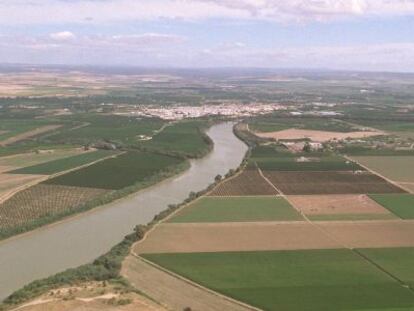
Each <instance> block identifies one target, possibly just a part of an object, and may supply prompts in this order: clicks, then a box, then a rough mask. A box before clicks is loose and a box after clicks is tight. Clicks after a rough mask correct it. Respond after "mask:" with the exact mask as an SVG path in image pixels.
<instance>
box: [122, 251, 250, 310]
mask: <svg viewBox="0 0 414 311" xmlns="http://www.w3.org/2000/svg"><path fill="white" fill-rule="evenodd" d="M121 275H122V276H123V277H125V278H126V279H127V280H128V281H129V282H130V283H131V285H133V286H134V287H135V288H137V289H138V290H139V291H140V292H142V293H144V294H146V295H148V296H149V297H151V298H153V299H155V300H156V301H158V302H160V303H161V304H162V305H165V306H168V309H170V310H177V311H181V310H184V308H186V307H190V308H191V310H197V311H198V310H199V311H201V310H202V311H223V310H226V311H246V310H250V309H249V308H247V307H244V306H242V305H239V304H236V303H233V302H231V301H230V300H227V299H225V298H223V297H221V296H218V295H216V294H214V293H211V292H209V291H207V290H205V289H202V288H199V287H197V286H195V285H193V284H190V283H189V282H186V281H184V280H182V279H180V278H177V277H175V276H173V275H171V274H169V273H167V272H164V271H162V270H159V269H157V268H155V267H154V266H152V265H150V264H148V263H146V262H144V261H142V260H141V259H138V258H136V257H134V256H132V255H130V256H128V257H127V258H126V259H125V260H124V262H123V265H122V270H121Z"/></svg>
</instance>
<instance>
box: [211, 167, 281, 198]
mask: <svg viewBox="0 0 414 311" xmlns="http://www.w3.org/2000/svg"><path fill="white" fill-rule="evenodd" d="M276 194H278V192H277V191H276V190H275V189H274V188H273V187H272V186H271V185H269V183H268V182H267V181H266V180H265V179H264V178H263V177H262V176H260V174H259V172H258V170H256V169H252V170H245V171H243V172H242V173H241V174H239V175H237V176H235V177H233V178H230V179H228V180H226V181H224V182H222V183H221V184H220V185H218V186H217V187H216V188H214V189H213V191H211V192H210V194H209V195H210V196H243V195H246V196H249V195H276Z"/></svg>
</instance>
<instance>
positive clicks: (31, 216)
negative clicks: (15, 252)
mask: <svg viewBox="0 0 414 311" xmlns="http://www.w3.org/2000/svg"><path fill="white" fill-rule="evenodd" d="M107 191H108V190H104V189H94V188H83V187H71V186H61V185H45V184H38V185H35V186H32V187H30V188H28V189H25V190H22V191H20V192H18V193H16V194H15V195H14V196H12V197H11V198H10V199H8V200H6V201H4V202H3V203H1V204H0V227H1V228H10V227H14V226H19V225H24V224H26V223H27V222H29V221H33V220H36V219H39V218H42V217H44V216H46V215H53V214H59V213H62V212H65V211H68V210H71V209H76V208H77V207H78V206H80V205H81V204H83V203H86V202H88V201H89V200H92V199H94V198H96V197H98V196H100V195H102V194H104V193H106V192H107Z"/></svg>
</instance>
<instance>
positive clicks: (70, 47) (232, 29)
mask: <svg viewBox="0 0 414 311" xmlns="http://www.w3.org/2000/svg"><path fill="white" fill-rule="evenodd" d="M0 63H26V64H27V63H29V64H68V65H122V66H125V65H127V66H145V67H184V68H192V67H255V68H262V67H263V68H299V69H300V68H303V69H339V70H361V71H395V72H414V0H0Z"/></svg>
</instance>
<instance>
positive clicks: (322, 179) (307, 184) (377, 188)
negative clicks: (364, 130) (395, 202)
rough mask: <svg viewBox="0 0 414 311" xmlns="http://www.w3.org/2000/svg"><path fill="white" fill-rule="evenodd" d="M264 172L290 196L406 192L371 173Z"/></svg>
mask: <svg viewBox="0 0 414 311" xmlns="http://www.w3.org/2000/svg"><path fill="white" fill-rule="evenodd" d="M264 175H265V176H266V177H267V178H268V179H269V180H270V181H271V182H272V184H274V185H275V186H276V188H277V189H278V190H279V191H281V192H282V193H284V194H289V195H296V194H302V195H303V194H367V193H403V192H404V190H402V189H400V188H398V187H397V186H394V185H393V184H390V183H388V182H387V181H385V180H384V179H382V178H380V177H379V176H377V175H374V174H372V173H370V172H360V173H354V172H348V171H343V172H339V171H327V172H317V171H308V172H299V171H295V172H293V171H292V172H284V171H264Z"/></svg>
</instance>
